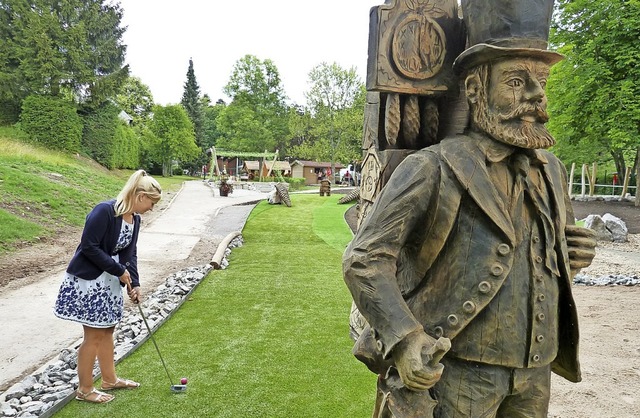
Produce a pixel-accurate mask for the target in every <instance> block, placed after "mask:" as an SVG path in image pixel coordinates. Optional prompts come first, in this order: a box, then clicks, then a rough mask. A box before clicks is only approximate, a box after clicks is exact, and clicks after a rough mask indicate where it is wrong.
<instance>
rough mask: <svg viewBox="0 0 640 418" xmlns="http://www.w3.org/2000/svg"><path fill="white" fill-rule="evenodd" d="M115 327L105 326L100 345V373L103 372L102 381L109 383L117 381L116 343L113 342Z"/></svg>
mask: <svg viewBox="0 0 640 418" xmlns="http://www.w3.org/2000/svg"><path fill="white" fill-rule="evenodd" d="M114 329H115V327H111V328H105V329H103V331H104V338H103V341H102V343H100V346H99V347H98V353H97V355H98V364H100V373H101V374H102V381H103V382H108V383H115V382H116V379H117V375H116V365H115V360H114V354H113V349H114V344H113V330H114Z"/></svg>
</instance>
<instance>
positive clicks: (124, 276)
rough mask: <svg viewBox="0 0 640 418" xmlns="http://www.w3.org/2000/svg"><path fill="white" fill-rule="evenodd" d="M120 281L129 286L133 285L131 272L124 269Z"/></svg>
mask: <svg viewBox="0 0 640 418" xmlns="http://www.w3.org/2000/svg"><path fill="white" fill-rule="evenodd" d="M120 283H122V284H124V285H126V286H127V288H130V287H131V275H130V274H129V270H127V269H125V270H124V273H122V276H120Z"/></svg>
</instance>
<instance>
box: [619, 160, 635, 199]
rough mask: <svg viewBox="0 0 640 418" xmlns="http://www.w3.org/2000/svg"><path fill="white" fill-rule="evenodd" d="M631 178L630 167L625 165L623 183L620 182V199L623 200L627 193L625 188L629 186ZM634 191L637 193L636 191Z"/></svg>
mask: <svg viewBox="0 0 640 418" xmlns="http://www.w3.org/2000/svg"><path fill="white" fill-rule="evenodd" d="M630 178H631V167H627V169H626V170H625V172H624V183H622V194H621V195H620V201H623V200H624V197H625V195H626V194H627V188H628V187H629V179H630ZM636 193H638V192H637V191H636Z"/></svg>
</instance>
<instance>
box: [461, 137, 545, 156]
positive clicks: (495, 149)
mask: <svg viewBox="0 0 640 418" xmlns="http://www.w3.org/2000/svg"><path fill="white" fill-rule="evenodd" d="M467 134H468V135H469V136H470V137H471V138H473V140H474V141H476V144H477V146H478V148H479V149H480V150H481V151H482V153H483V155H485V156H486V159H487V161H489V162H491V163H498V162H500V161H503V160H505V159H506V158H509V157H510V156H511V154H513V153H514V152H516V151H520V152H524V153H525V154H527V155H528V156H529V158H530V159H531V163H532V164H536V163H537V164H548V163H549V160H547V157H545V156H544V154H543V153H542V152H540V150H537V149H525V148H518V147H515V146H513V145H508V144H505V143H502V142H499V141H496V140H495V139H493V138H491V137H489V136H487V135H486V134H481V133H479V132H473V131H470V132H468V133H467Z"/></svg>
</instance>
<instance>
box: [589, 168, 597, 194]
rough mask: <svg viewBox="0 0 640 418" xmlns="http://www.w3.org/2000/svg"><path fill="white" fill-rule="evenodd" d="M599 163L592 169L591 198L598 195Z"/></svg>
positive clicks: (590, 181) (590, 180)
mask: <svg viewBox="0 0 640 418" xmlns="http://www.w3.org/2000/svg"><path fill="white" fill-rule="evenodd" d="M597 167H598V166H597V163H593V168H592V169H591V177H590V178H589V196H595V194H596V177H597V176H596V174H597V172H598V168H597Z"/></svg>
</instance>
